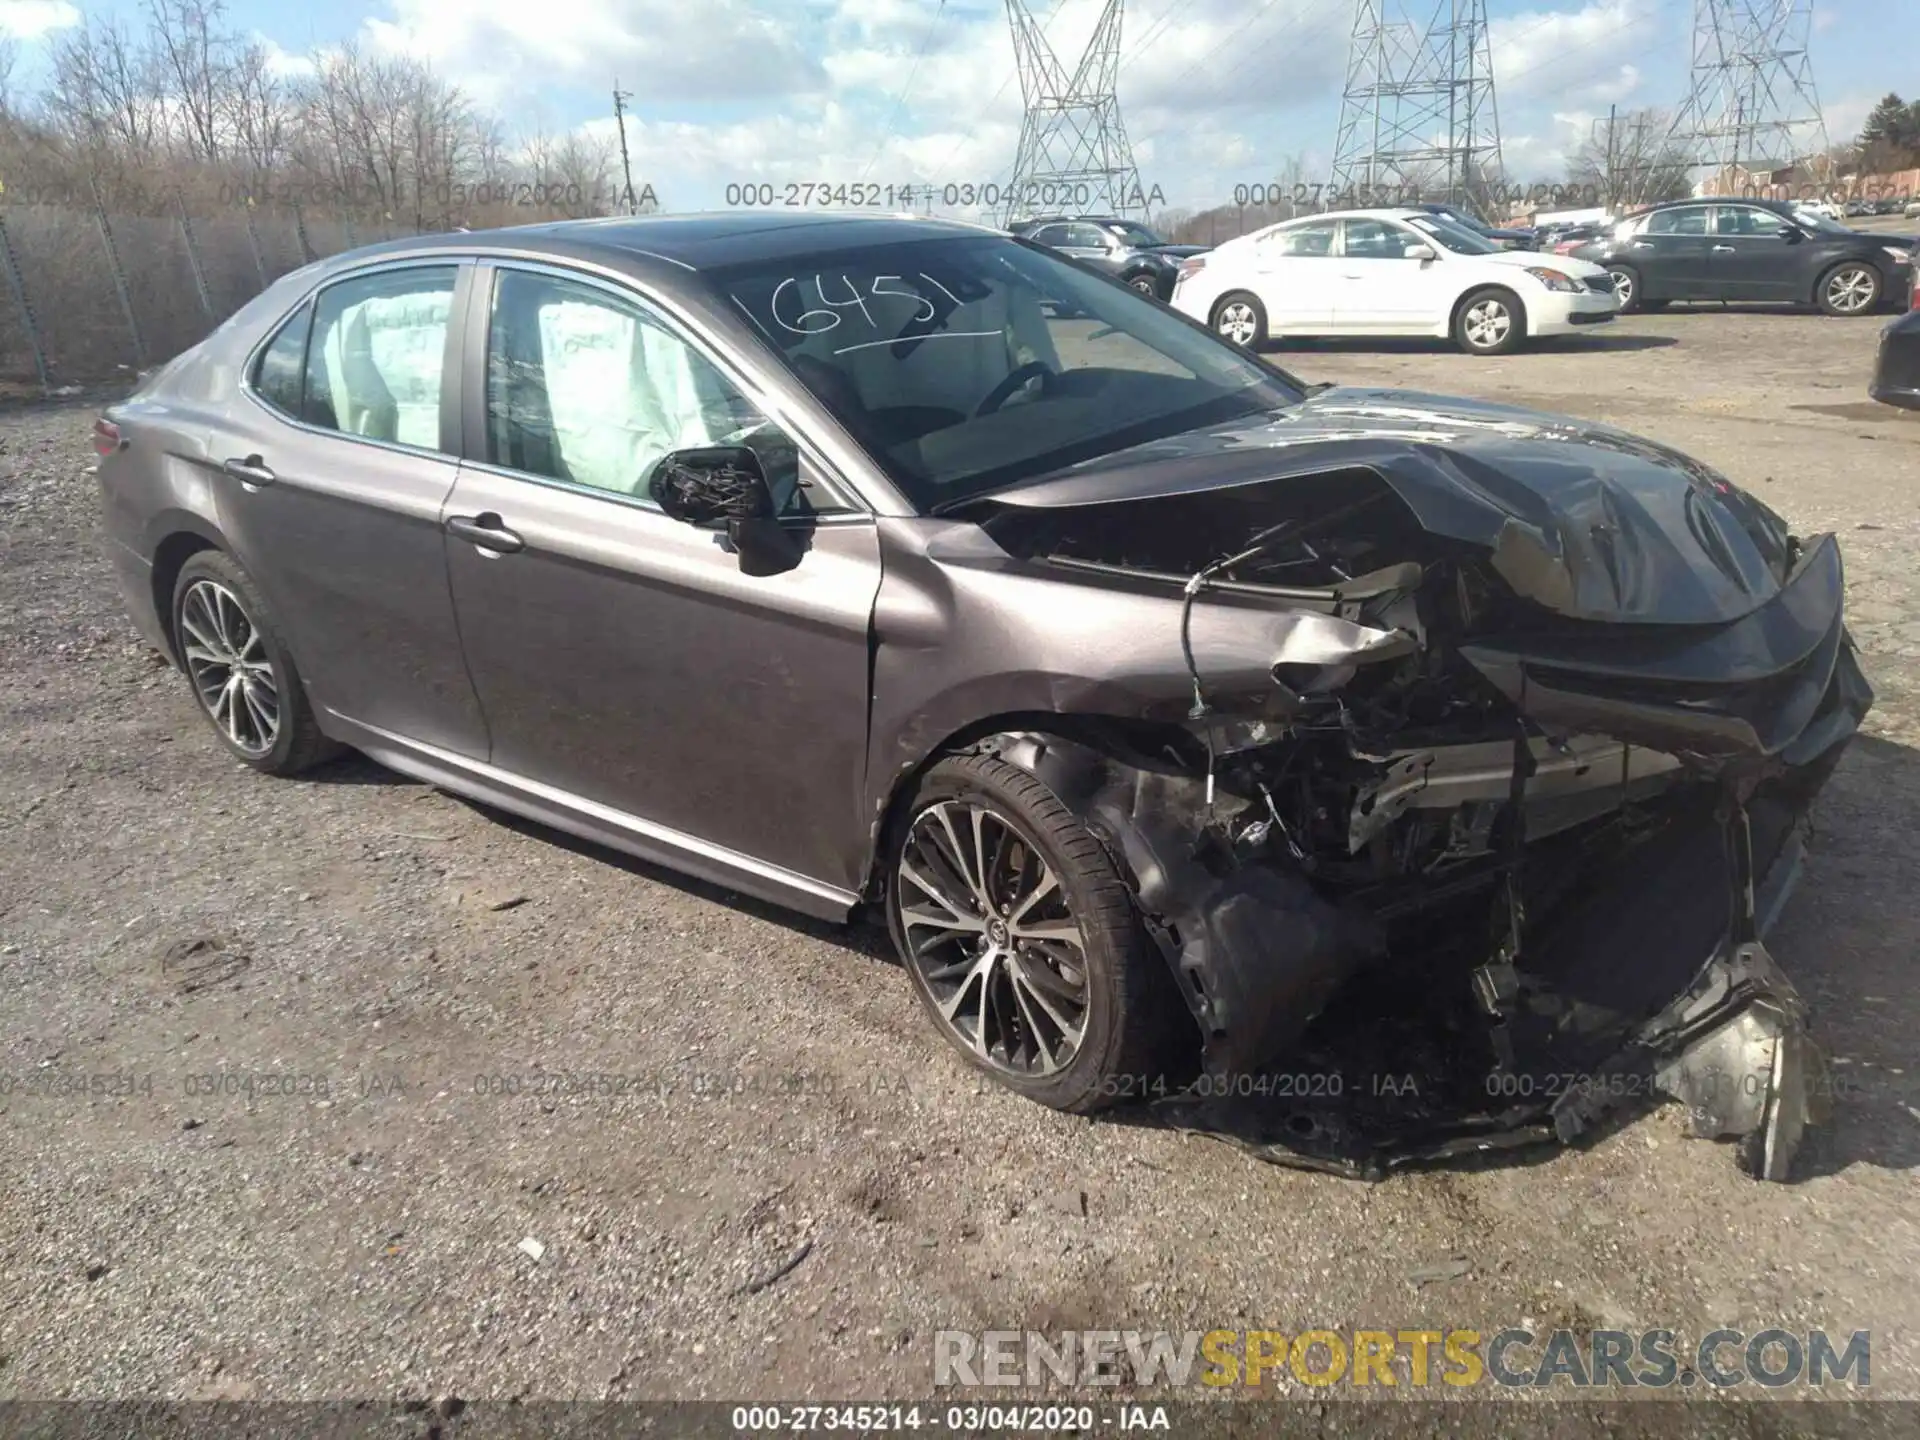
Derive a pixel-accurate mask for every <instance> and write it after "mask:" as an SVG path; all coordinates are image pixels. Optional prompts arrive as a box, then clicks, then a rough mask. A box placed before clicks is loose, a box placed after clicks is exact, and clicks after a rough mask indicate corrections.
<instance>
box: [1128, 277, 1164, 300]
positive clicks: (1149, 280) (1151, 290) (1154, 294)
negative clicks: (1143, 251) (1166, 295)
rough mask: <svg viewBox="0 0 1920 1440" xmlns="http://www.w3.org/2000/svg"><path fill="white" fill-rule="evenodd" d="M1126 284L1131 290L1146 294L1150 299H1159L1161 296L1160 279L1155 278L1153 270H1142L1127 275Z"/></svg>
mask: <svg viewBox="0 0 1920 1440" xmlns="http://www.w3.org/2000/svg"><path fill="white" fill-rule="evenodd" d="M1126 285H1127V288H1128V289H1129V290H1132V291H1134V292H1135V293H1137V294H1140V295H1144V296H1146V297H1147V298H1148V299H1149V300H1158V299H1160V298H1161V296H1160V281H1159V280H1158V279H1157V278H1155V276H1154V273H1153V272H1152V271H1151V270H1141V271H1139V272H1138V273H1136V274H1133V275H1129V276H1127V277H1126Z"/></svg>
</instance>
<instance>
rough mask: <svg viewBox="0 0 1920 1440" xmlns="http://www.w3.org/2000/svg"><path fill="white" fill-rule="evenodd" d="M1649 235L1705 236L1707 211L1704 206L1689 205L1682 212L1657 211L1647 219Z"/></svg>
mask: <svg viewBox="0 0 1920 1440" xmlns="http://www.w3.org/2000/svg"><path fill="white" fill-rule="evenodd" d="M1646 233H1647V234H1649V235H1704V234H1706V233H1707V210H1706V207H1705V206H1704V205H1689V206H1686V207H1685V208H1683V209H1680V210H1656V211H1654V213H1653V214H1651V215H1649V216H1648V217H1647V228H1646Z"/></svg>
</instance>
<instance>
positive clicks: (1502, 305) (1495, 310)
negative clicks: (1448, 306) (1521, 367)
mask: <svg viewBox="0 0 1920 1440" xmlns="http://www.w3.org/2000/svg"><path fill="white" fill-rule="evenodd" d="M1526 335H1527V316H1526V312H1525V311H1524V310H1522V309H1521V308H1520V300H1519V297H1518V296H1516V295H1515V294H1514V293H1513V292H1512V291H1510V290H1501V289H1497V288H1495V289H1487V290H1476V291H1474V292H1473V293H1472V294H1471V295H1469V296H1467V298H1466V299H1465V300H1462V301H1461V302H1460V308H1459V310H1458V311H1457V312H1455V314H1454V317H1453V339H1454V343H1455V344H1457V345H1458V346H1459V347H1460V348H1461V349H1462V350H1465V351H1466V352H1467V353H1468V354H1469V355H1504V354H1506V353H1507V352H1508V351H1509V350H1511V349H1513V348H1514V347H1515V346H1516V345H1518V344H1519V343H1520V342H1521V341H1522V340H1524V339H1525V338H1526Z"/></svg>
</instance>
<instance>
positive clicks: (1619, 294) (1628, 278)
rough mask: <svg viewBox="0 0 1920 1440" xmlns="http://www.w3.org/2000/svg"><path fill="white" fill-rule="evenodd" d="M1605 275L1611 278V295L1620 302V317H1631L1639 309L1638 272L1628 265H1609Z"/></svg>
mask: <svg viewBox="0 0 1920 1440" xmlns="http://www.w3.org/2000/svg"><path fill="white" fill-rule="evenodd" d="M1607 273H1608V274H1609V275H1611V276H1612V277H1613V293H1614V296H1615V297H1616V298H1617V299H1618V300H1619V301H1620V311H1619V313H1620V314H1622V315H1631V314H1633V312H1634V311H1636V310H1638V309H1639V308H1640V272H1639V271H1637V270H1635V269H1633V268H1632V267H1631V266H1628V265H1610V266H1608V267H1607Z"/></svg>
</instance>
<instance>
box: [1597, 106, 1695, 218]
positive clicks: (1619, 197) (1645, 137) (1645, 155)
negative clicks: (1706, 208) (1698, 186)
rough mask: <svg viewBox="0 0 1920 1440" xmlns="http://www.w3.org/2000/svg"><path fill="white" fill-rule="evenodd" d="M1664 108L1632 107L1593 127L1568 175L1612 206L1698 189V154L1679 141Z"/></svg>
mask: <svg viewBox="0 0 1920 1440" xmlns="http://www.w3.org/2000/svg"><path fill="white" fill-rule="evenodd" d="M1672 134H1673V122H1672V117H1671V116H1670V115H1668V114H1667V113H1666V112H1665V111H1663V110H1652V109H1648V110H1630V111H1628V112H1627V113H1626V114H1625V115H1611V116H1609V117H1608V118H1607V119H1606V120H1604V121H1601V122H1599V123H1597V124H1595V126H1594V127H1593V131H1592V133H1591V134H1589V135H1588V137H1587V138H1586V140H1585V141H1584V142H1582V144H1581V145H1580V146H1579V147H1578V148H1577V149H1576V150H1575V151H1574V152H1573V154H1572V155H1571V156H1569V157H1568V160H1567V179H1568V181H1569V182H1571V183H1572V184H1574V185H1576V186H1580V187H1582V188H1589V187H1590V188H1592V189H1593V190H1594V191H1596V192H1597V193H1598V195H1599V197H1600V203H1601V204H1603V205H1605V206H1606V207H1607V208H1608V209H1609V210H1618V209H1620V208H1622V207H1627V206H1636V205H1651V204H1653V203H1654V202H1655V201H1659V200H1678V199H1682V198H1684V197H1685V196H1687V195H1690V194H1692V193H1693V184H1692V171H1693V157H1692V156H1691V155H1689V154H1688V153H1687V151H1686V148H1685V147H1684V146H1682V145H1680V144H1678V143H1676V142H1675V141H1674V139H1673V138H1672Z"/></svg>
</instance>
